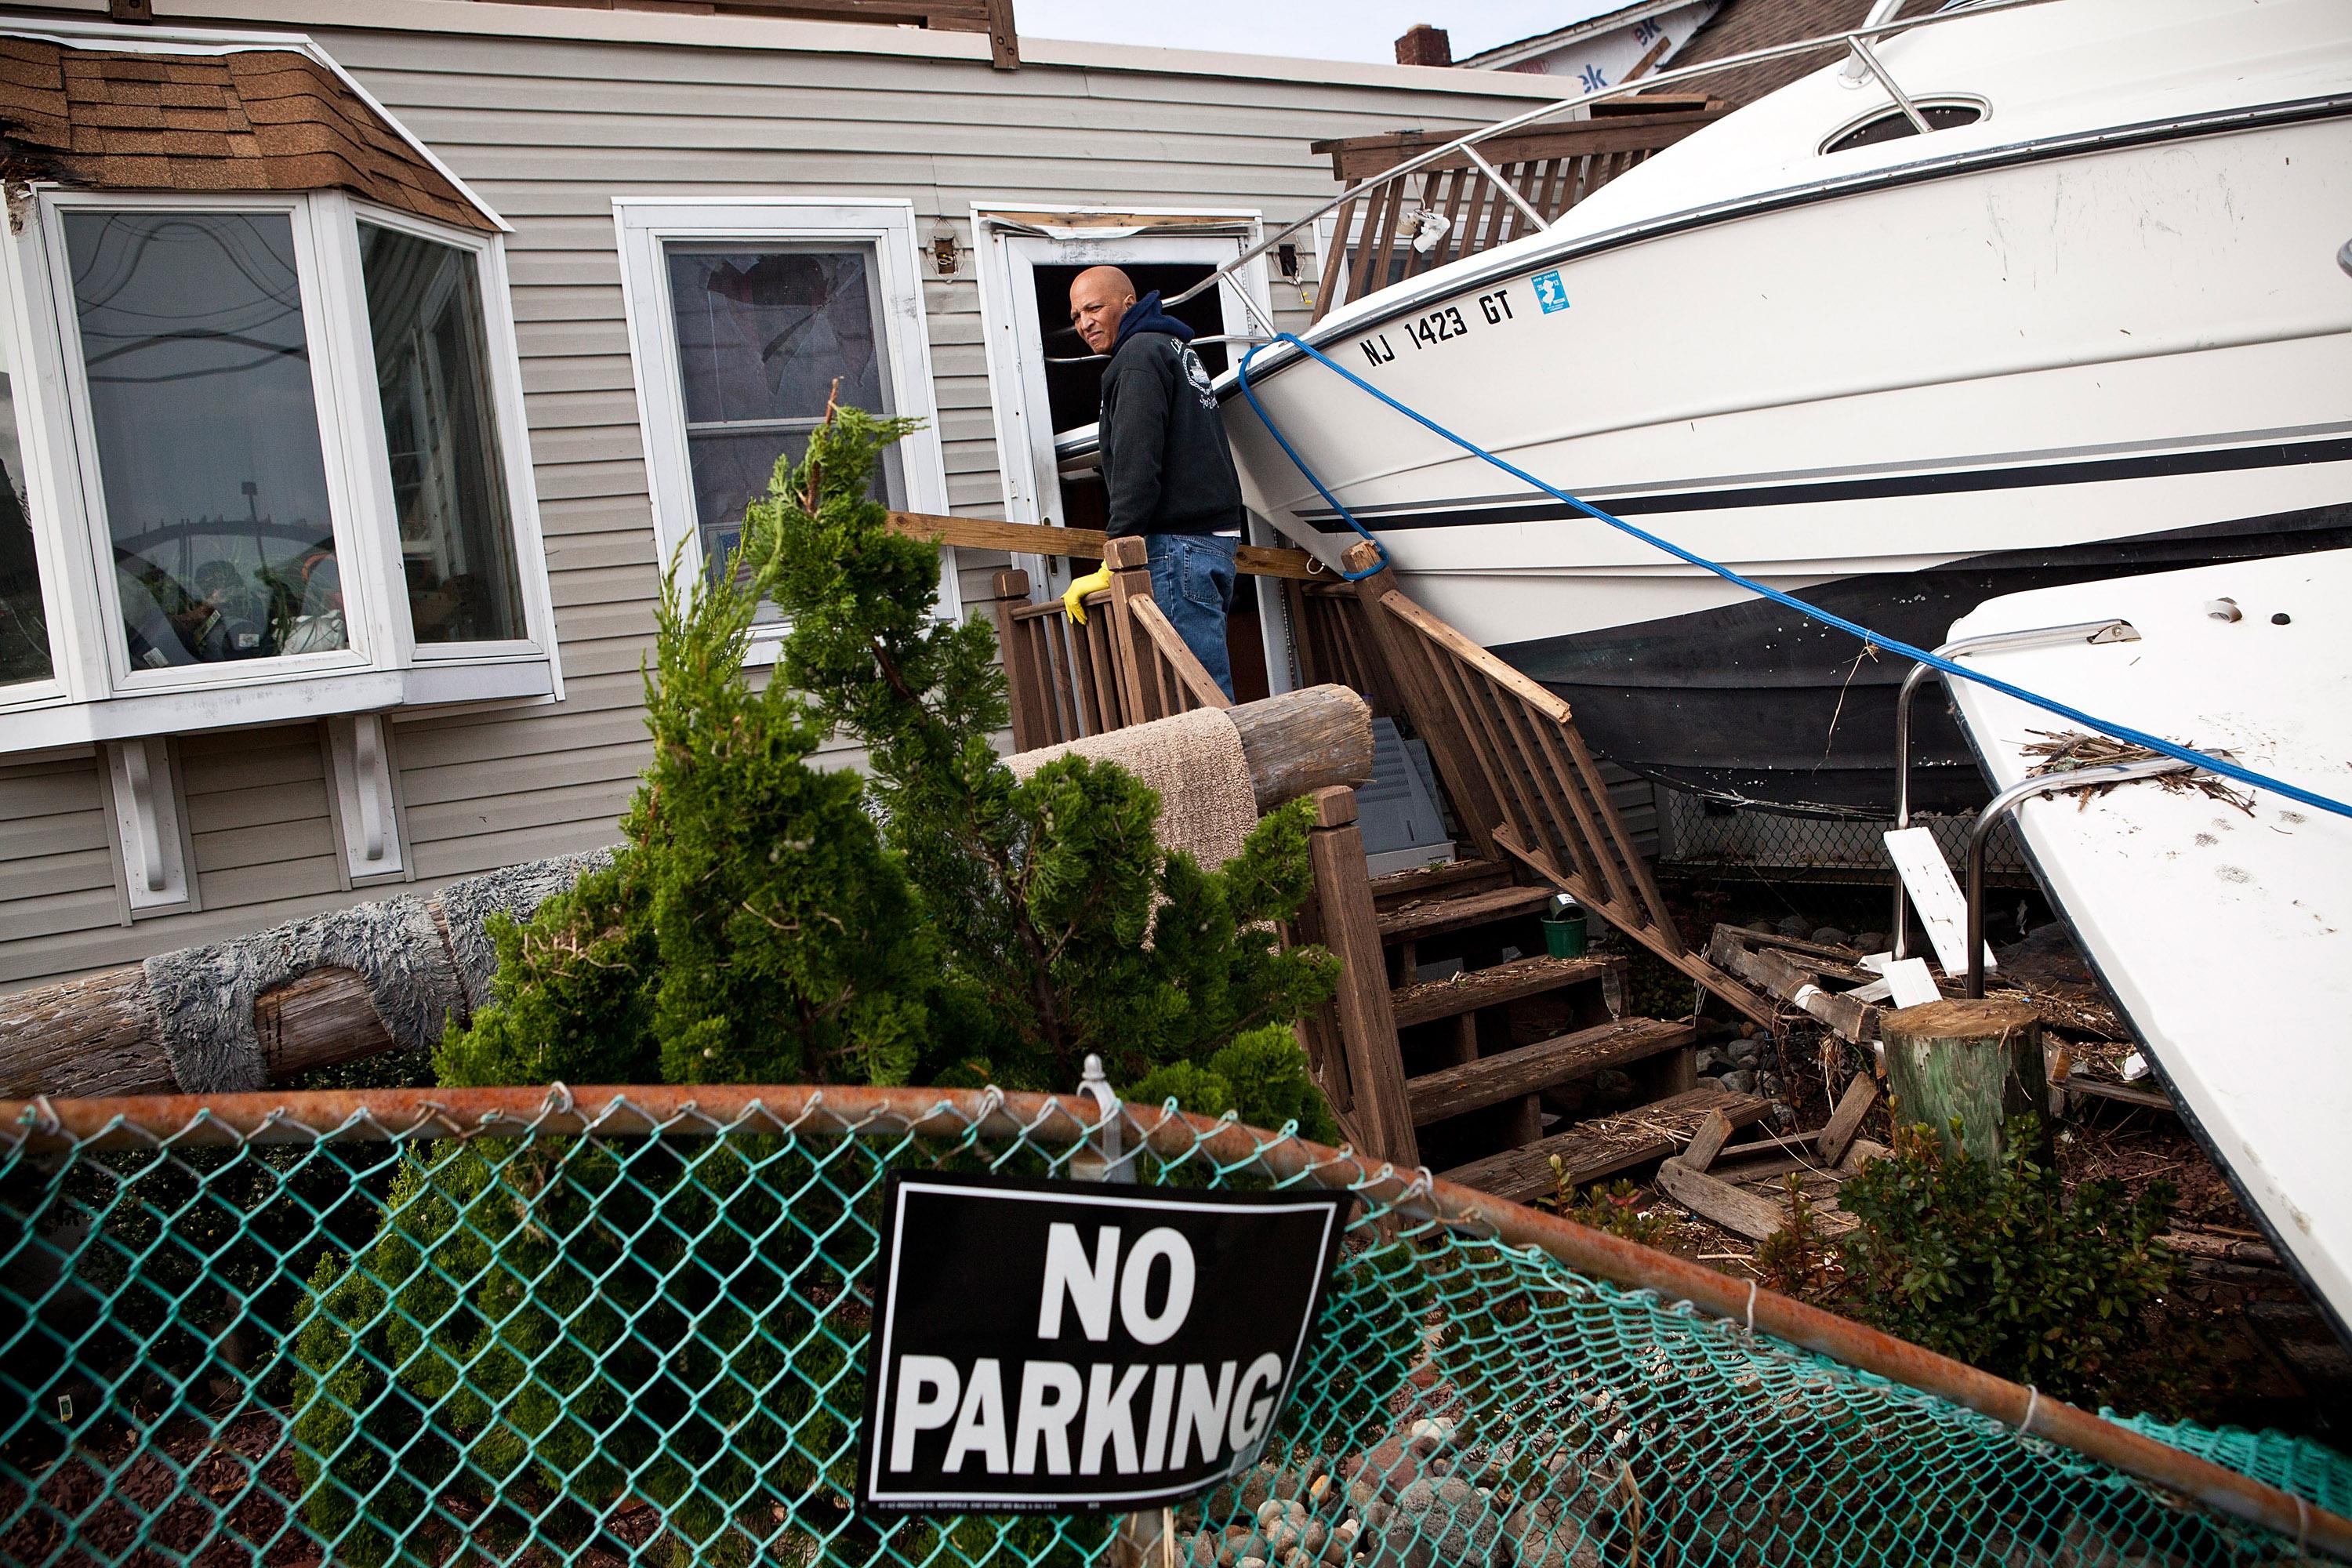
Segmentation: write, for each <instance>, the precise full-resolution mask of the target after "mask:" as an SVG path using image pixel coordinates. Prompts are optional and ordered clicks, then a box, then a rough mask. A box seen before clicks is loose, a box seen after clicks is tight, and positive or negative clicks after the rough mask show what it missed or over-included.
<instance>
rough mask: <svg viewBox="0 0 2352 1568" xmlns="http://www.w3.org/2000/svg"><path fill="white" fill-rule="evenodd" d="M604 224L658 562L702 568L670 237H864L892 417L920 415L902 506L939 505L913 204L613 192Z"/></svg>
mask: <svg viewBox="0 0 2352 1568" xmlns="http://www.w3.org/2000/svg"><path fill="white" fill-rule="evenodd" d="M613 225H614V231H615V232H616V234H617V235H618V237H619V243H620V250H621V298H622V304H623V307H624V310H625V314H626V317H627V320H628V328H629V357H630V363H631V368H632V370H633V372H634V374H635V380H636V387H637V425H638V428H639V429H640V430H641V431H642V432H643V435H644V439H645V449H646V488H647V489H648V491H649V492H650V496H651V500H652V503H653V523H654V541H655V543H656V547H657V548H658V549H659V550H660V552H661V560H662V564H663V568H664V570H665V571H667V570H668V568H669V564H670V563H671V562H672V561H676V562H677V569H678V570H679V571H680V572H682V573H685V574H688V580H689V581H698V580H699V578H700V574H701V573H702V571H703V567H704V563H703V559H702V532H701V529H700V528H699V526H698V522H699V520H698V517H697V516H696V512H695V504H694V479H693V468H692V466H691V464H690V462H689V461H688V455H687V431H686V395H685V384H684V382H683V381H682V380H681V378H680V376H679V367H678V362H677V320H676V312H675V311H674V310H673V308H672V302H671V300H670V291H669V272H668V268H667V266H666V265H665V264H664V261H663V253H664V249H665V247H667V246H669V245H672V244H678V243H683V244H690V245H698V246H699V245H712V244H734V243H740V244H742V245H745V246H751V247H757V246H761V245H772V244H778V243H782V244H788V245H807V244H811V243H815V244H844V245H856V246H870V247H872V250H873V254H874V258H875V268H874V282H875V287H876V288H877V290H879V292H880V294H881V300H880V301H879V302H880V306H881V316H882V323H883V333H884V337H885V340H886V341H885V342H884V345H883V349H884V363H885V365H886V367H887V371H888V374H889V385H888V390H889V394H890V400H891V403H892V404H893V405H894V411H895V412H896V413H897V414H898V416H901V417H908V418H914V419H919V420H920V421H922V424H921V426H920V428H919V429H917V430H915V431H913V432H912V433H911V434H909V435H908V436H907V437H905V438H904V439H903V440H901V441H900V442H899V443H898V461H899V473H900V476H901V478H902V479H903V481H904V483H905V486H906V510H908V511H917V512H929V513H933V514H936V515H942V516H943V515H945V514H946V512H947V510H948V477H947V458H946V452H945V448H944V447H943V445H942V443H941V441H940V429H939V407H938V401H937V397H936V395H935V394H934V392H933V388H932V382H931V342H930V331H929V326H928V325H927V323H926V321H925V312H924V309H923V272H922V263H921V258H920V256H919V253H918V250H917V247H916V241H915V204H914V203H912V202H910V201H903V200H890V199H887V198H883V197H852V196H735V197H724V198H713V197H709V196H614V198H613ZM962 613H963V605H962V599H961V595H960V593H959V592H958V590H957V584H956V570H955V552H954V550H953V549H952V548H951V547H950V548H948V549H944V550H942V551H940V598H939V605H938V614H939V616H940V618H941V619H943V620H953V619H958V618H961V615H962ZM788 629H789V628H788V627H787V626H783V625H782V624H780V623H775V622H767V623H763V624H761V626H756V627H754V628H753V630H752V638H751V649H750V651H749V653H748V654H747V655H746V657H745V662H746V663H753V664H772V663H773V662H774V661H775V660H776V658H778V656H779V653H780V651H781V647H782V639H783V636H784V633H785V632H786V631H787V630H788Z"/></svg>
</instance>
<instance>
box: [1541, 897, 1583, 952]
mask: <svg viewBox="0 0 2352 1568" xmlns="http://www.w3.org/2000/svg"><path fill="white" fill-rule="evenodd" d="M1543 933H1544V951H1545V952H1548V953H1549V954H1551V955H1552V956H1553V957H1554V958H1582V957H1583V956H1584V911H1583V910H1579V909H1570V910H1567V911H1565V912H1564V913H1562V914H1560V915H1559V916H1558V917H1557V918H1554V917H1549V916H1547V917H1546V918H1545V920H1544V921H1543Z"/></svg>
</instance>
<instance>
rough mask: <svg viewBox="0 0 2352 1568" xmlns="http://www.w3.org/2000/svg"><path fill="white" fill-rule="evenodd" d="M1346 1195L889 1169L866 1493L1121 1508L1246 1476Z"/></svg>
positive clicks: (1275, 1406)
mask: <svg viewBox="0 0 2352 1568" xmlns="http://www.w3.org/2000/svg"><path fill="white" fill-rule="evenodd" d="M1350 1201H1351V1199H1350V1197H1349V1194H1346V1193H1319V1192H1317V1193H1308V1192H1302V1193H1274V1194H1254V1193H1226V1192H1202V1193H1186V1192H1181V1191H1178V1190H1173V1189H1168V1188H1135V1187H1112V1186H1103V1187H1091V1186H1079V1185H1074V1184H1069V1183H1066V1182H1027V1181H1014V1180H1010V1179H1004V1178H998V1177H986V1176H950V1175H935V1174H929V1173H894V1174H893V1175H892V1176H891V1178H890V1183H889V1187H888V1190H887V1194H886V1196H885V1199H884V1203H885V1212H884V1226H883V1254H882V1259H881V1268H880V1269H879V1271H878V1273H877V1281H878V1288H877V1292H876V1295H877V1300H876V1304H875V1305H876V1314H875V1321H874V1325H873V1331H872V1335H871V1337H870V1339H869V1341H868V1344H867V1350H866V1426H865V1429H864V1433H863V1435H862V1439H861V1441H860V1444H859V1447H858V1469H857V1500H858V1503H859V1505H860V1506H861V1507H863V1508H867V1509H874V1510H885V1511H893V1512H943V1513H944V1512H965V1511H1002V1510H1057V1511H1061V1510H1098V1509H1117V1510H1130V1509H1134V1508H1138V1507H1141V1506H1145V1505H1153V1504H1159V1503H1163V1502H1167V1501H1170V1500H1173V1499H1175V1498H1179V1497H1182V1496H1185V1495H1187V1494H1189V1493H1192V1492H1198V1491H1202V1490H1204V1489H1208V1488H1210V1487H1213V1486H1214V1485H1216V1484H1217V1483H1218V1482H1220V1481H1222V1480H1223V1479H1226V1478H1228V1477H1230V1476H1232V1475H1234V1474H1235V1473H1237V1472H1239V1471H1240V1470H1242V1469H1244V1468H1246V1467H1247V1466H1249V1465H1250V1464H1252V1463H1254V1462H1255V1459H1256V1458H1257V1454H1258V1450H1259V1449H1260V1447H1262V1446H1263V1444H1264V1441H1265V1436H1266V1434H1267V1433H1268V1432H1269V1431H1271V1430H1272V1429H1273V1427H1274V1424H1275V1422H1276V1419H1278V1418H1279V1417H1280V1415H1281V1414H1282V1411H1283V1408H1284V1406H1285V1405H1286V1404H1287V1402H1288V1400H1289V1398H1290V1392H1291V1384H1292V1382H1293V1380H1294V1379H1295V1378H1296V1376H1297V1371H1298V1367H1299V1365H1300V1363H1302V1362H1303V1361H1304V1360H1305V1359H1306V1356H1307V1351H1308V1347H1309V1336H1310V1334H1311V1333H1312V1331H1313V1329H1314V1325H1315V1317H1316V1313H1317V1311H1318V1310H1319V1309H1320V1307H1321V1305H1322V1300H1323V1289H1324V1284H1325V1281H1326V1280H1327V1279H1328V1278H1329V1276H1330V1272H1331V1262H1332V1259H1333V1258H1335V1257H1336V1256H1337V1254H1338V1250H1339V1235H1340V1232H1341V1230H1342V1229H1343V1228H1344V1226H1345V1225H1346V1221H1347V1210H1348V1205H1349V1203H1350Z"/></svg>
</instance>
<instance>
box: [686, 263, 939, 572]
mask: <svg viewBox="0 0 2352 1568" xmlns="http://www.w3.org/2000/svg"><path fill="white" fill-rule="evenodd" d="M666 259H667V264H668V269H669V287H670V303H671V313H672V315H673V317H674V319H675V320H676V321H677V360H678V380H679V382H680V387H679V391H680V393H681V395H682V401H683V402H684V405H685V408H686V442H687V458H688V464H689V466H690V468H692V471H693V482H694V505H695V523H696V526H697V528H698V530H699V531H700V534H701V539H702V553H703V561H704V563H705V565H706V567H707V568H708V569H709V571H711V572H713V573H716V572H717V571H719V569H720V567H721V566H722V565H723V564H724V563H725V562H726V560H727V558H728V556H729V555H730V554H731V553H732V552H733V551H734V550H735V548H736V546H737V544H738V543H740V541H741V539H742V531H743V512H744V509H745V508H746V507H747V506H748V505H749V504H750V503H751V501H752V500H754V499H755V498H758V497H761V496H764V495H766V494H767V493H768V483H769V478H770V476H771V475H772V473H773V472H774V470H775V467H776V463H777V461H778V459H779V458H782V459H786V460H789V461H792V462H798V461H799V460H800V458H801V455H802V453H803V452H804V451H805V450H806V449H807V447H808V433H809V432H810V431H811V430H814V429H815V428H816V427H817V426H819V425H820V424H822V423H824V408H825V400H826V397H827V396H828V395H837V396H838V398H839V400H840V402H841V404H842V405H844V406H856V407H859V408H864V409H866V410H868V411H869V412H872V413H876V414H888V413H892V412H894V409H893V407H892V405H891V401H890V386H889V377H888V375H887V371H886V366H885V354H886V340H885V338H884V336H883V331H882V319H881V312H880V297H879V289H877V285H876V280H875V278H874V254H873V252H872V250H871V249H868V248H865V247H859V248H852V249H816V248H808V247H792V248H784V247H764V246H763V247H751V246H743V245H730V246H722V247H706V246H692V247H688V246H671V247H668V248H667V252H666ZM836 381H837V382H838V384H839V391H838V393H837V394H835V393H834V387H835V383H836ZM876 493H877V496H879V497H880V498H881V499H883V500H887V501H888V502H889V503H890V504H892V505H893V506H897V505H900V504H902V502H901V500H900V497H901V493H902V490H901V483H900V479H899V469H898V456H897V453H896V451H895V449H894V450H893V451H892V452H891V453H889V454H887V456H886V458H885V460H884V469H883V471H882V472H881V473H880V474H879V475H877V479H876Z"/></svg>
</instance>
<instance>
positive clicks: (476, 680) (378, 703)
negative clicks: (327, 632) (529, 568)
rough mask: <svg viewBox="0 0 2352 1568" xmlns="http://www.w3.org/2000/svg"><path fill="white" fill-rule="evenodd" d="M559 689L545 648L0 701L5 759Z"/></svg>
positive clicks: (543, 694)
mask: <svg viewBox="0 0 2352 1568" xmlns="http://www.w3.org/2000/svg"><path fill="white" fill-rule="evenodd" d="M554 691H555V675H554V668H553V666H552V663H551V661H550V660H549V659H548V658H546V656H544V655H542V654H532V655H530V656H528V657H524V658H503V659H468V660H466V661H463V662H455V661H453V662H449V663H440V664H430V665H419V666H417V667H415V668H411V669H362V670H347V671H338V672H336V673H333V674H325V675H317V674H306V675H301V676H296V677H291V678H288V679H277V680H268V681H255V682H248V683H241V684H237V685H232V686H215V687H211V688H208V689H204V690H200V691H188V690H181V691H168V692H143V693H136V694H130V695H124V696H119V697H111V698H107V699H103V700H99V701H94V702H70V701H67V700H64V699H62V698H55V697H53V698H50V699H48V700H46V701H42V700H34V701H28V702H24V703H22V704H5V703H0V759H7V758H13V757H16V755H18V754H20V753H24V752H35V751H40V750H44V749H47V748H49V747H55V746H74V745H89V744H93V743H96V742H104V741H127V740H132V739H136V738H139V737H142V736H148V735H185V734H194V733H197V732H200V731H206V730H229V729H240V728H244V727H246V726H248V725H255V724H281V723H290V722H295V721H301V720H305V719H325V718H331V717H332V716H334V715H336V714H339V713H373V712H382V711H384V710H393V709H416V708H427V707H445V706H450V705H454V704H458V703H473V702H492V701H508V700H516V699H521V698H532V697H549V696H552V695H553V694H554Z"/></svg>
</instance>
